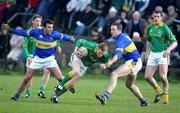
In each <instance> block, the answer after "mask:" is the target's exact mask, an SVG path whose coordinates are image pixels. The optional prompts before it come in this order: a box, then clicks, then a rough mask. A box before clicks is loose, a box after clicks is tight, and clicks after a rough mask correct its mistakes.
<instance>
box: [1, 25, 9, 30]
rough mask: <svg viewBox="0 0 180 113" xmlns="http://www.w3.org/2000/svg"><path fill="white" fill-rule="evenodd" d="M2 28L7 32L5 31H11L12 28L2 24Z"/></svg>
mask: <svg viewBox="0 0 180 113" xmlns="http://www.w3.org/2000/svg"><path fill="white" fill-rule="evenodd" d="M1 28H2V30H5V31H11V28H10V27H9V25H8V24H2V25H1Z"/></svg>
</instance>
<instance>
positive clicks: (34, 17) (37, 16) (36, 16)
mask: <svg viewBox="0 0 180 113" xmlns="http://www.w3.org/2000/svg"><path fill="white" fill-rule="evenodd" d="M36 18H40V19H42V16H41V15H39V14H35V15H34V16H33V17H32V20H35V19H36Z"/></svg>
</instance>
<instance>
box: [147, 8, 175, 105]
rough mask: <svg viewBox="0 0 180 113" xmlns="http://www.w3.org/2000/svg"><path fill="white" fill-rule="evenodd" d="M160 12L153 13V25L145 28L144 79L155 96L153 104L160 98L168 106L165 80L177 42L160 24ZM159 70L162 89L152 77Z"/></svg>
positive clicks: (166, 27) (161, 15)
mask: <svg viewBox="0 0 180 113" xmlns="http://www.w3.org/2000/svg"><path fill="white" fill-rule="evenodd" d="M162 19H163V13H162V11H159V10H155V11H154V12H153V20H154V23H153V24H151V25H149V27H148V28H147V34H146V35H147V43H146V56H145V59H146V61H147V66H146V71H145V79H146V80H147V81H148V83H149V84H150V85H151V86H152V87H153V88H154V90H155V92H156V95H155V99H154V103H157V102H158V101H159V100H160V98H161V96H162V98H163V103H164V104H168V102H169V99H168V89H169V83H168V79H167V72H168V64H169V56H170V53H171V51H172V50H173V49H174V48H175V47H176V46H177V41H176V38H175V37H174V35H173V34H172V32H171V30H170V29H169V27H168V26H167V25H166V24H165V23H163V22H162ZM157 69H159V75H160V79H161V81H162V84H163V89H161V88H160V87H159V85H158V84H157V82H156V80H155V79H154V77H153V75H154V73H155V72H156V70H157Z"/></svg>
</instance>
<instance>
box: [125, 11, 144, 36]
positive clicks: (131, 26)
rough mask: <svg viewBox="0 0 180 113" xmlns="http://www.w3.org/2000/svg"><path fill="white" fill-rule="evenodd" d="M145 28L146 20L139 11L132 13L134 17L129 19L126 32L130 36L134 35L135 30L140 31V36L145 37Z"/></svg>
mask: <svg viewBox="0 0 180 113" xmlns="http://www.w3.org/2000/svg"><path fill="white" fill-rule="evenodd" d="M144 29H145V20H144V19H142V18H141V15H140V13H139V11H135V12H134V13H133V14H132V19H130V20H129V22H128V24H127V26H126V28H125V29H124V32H126V33H127V34H128V35H129V36H130V37H132V36H133V33H134V32H138V33H139V34H140V37H143V35H144Z"/></svg>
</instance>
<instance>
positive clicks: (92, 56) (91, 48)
mask: <svg viewBox="0 0 180 113" xmlns="http://www.w3.org/2000/svg"><path fill="white" fill-rule="evenodd" d="M81 46H84V47H85V48H87V50H88V55H87V56H86V57H83V58H81V60H82V62H83V64H84V65H85V66H91V65H92V64H94V63H107V62H108V60H109V58H110V55H109V53H108V51H106V52H105V53H104V56H102V57H100V58H99V57H98V56H97V55H96V52H95V49H96V47H97V46H98V44H97V43H95V42H92V41H86V40H83V39H79V40H77V41H76V43H75V48H79V47H81Z"/></svg>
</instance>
